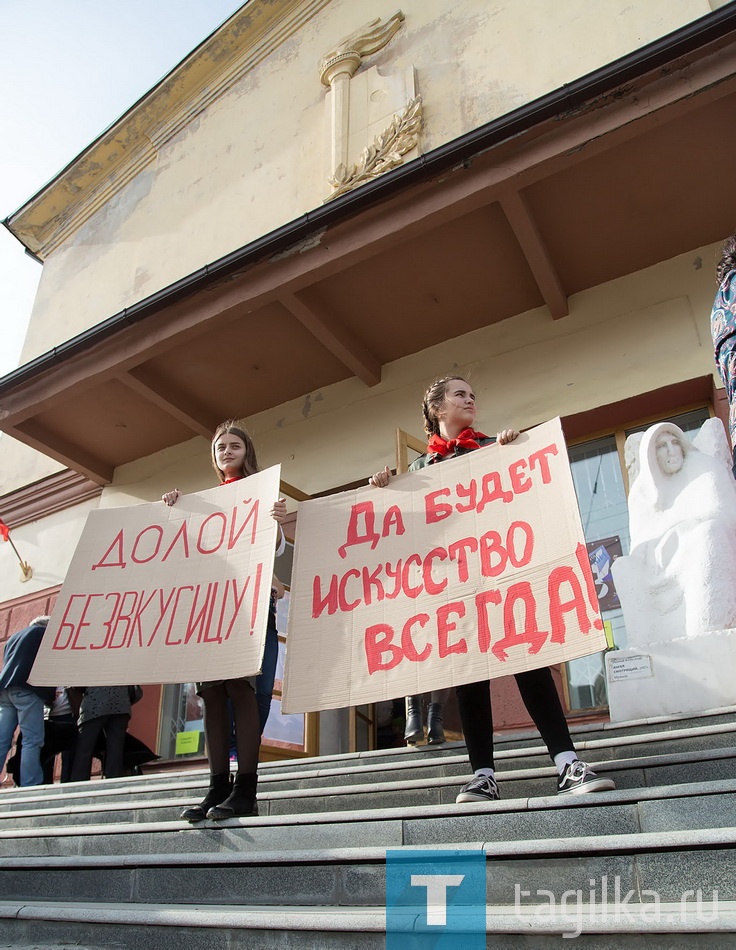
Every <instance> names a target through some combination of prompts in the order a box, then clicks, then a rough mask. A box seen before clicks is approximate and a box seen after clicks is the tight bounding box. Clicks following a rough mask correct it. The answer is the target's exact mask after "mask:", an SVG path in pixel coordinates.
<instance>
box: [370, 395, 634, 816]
mask: <svg viewBox="0 0 736 950" xmlns="http://www.w3.org/2000/svg"><path fill="white" fill-rule="evenodd" d="M422 413H423V416H424V430H425V432H426V433H427V439H428V443H427V452H426V454H425V455H421V456H420V457H419V458H418V459H416V460H415V461H414V462H412V464H411V466H410V467H409V470H410V471H417V470H418V469H422V468H424V467H425V466H427V465H436V464H438V463H440V462H444V461H446V460H447V459H452V458H457V457H458V456H461V455H464V454H466V453H467V452H474V451H476V450H477V449H479V448H482V447H483V446H486V445H491V444H492V443H494V442H498V443H499V445H506V444H507V443H509V442H513V441H514V439H516V438H518V435H519V433H518V432H517V431H516V430H515V429H504V430H503V431H501V432H499V433H498V436H497V437H496V438H494V437H493V436H487V435H484V434H483V433H482V432H478V431H477V430H476V429H474V428H473V426H474V424H475V416H476V405H475V394H474V392H473V389H472V387H471V385H470V383H468V381H467V380H465V379H463V378H462V377H461V376H444V377H443V378H441V379H437V380H435V381H434V382H433V383H432V385H431V386H430V387H429V389H427V391H426V393H425V394H424V400H423V402H422ZM390 477H391V472H390V470H389V468H388V467H386V468H385V469H384V470H383V471H382V472H376V474H375V475H372V476H371V477H370V478H369V479H368V482H369V484H370V485H373V487H374V488H385V487H386V486H387V485H388V483H389V478H390ZM514 678H515V679H516V683H517V685H518V687H519V692H520V693H521V698H522V699H523V701H524V705H525V706H526V708H527V711H528V712H529V715H530V716H531V718H532V720H533V721H534V725H535V726H536V727H537V729H538V730H539V732H540V733H541V736H542V739H543V740H544V742H545V744H546V746H547V750H548V751H549V754H550V757H551V758H552V761H553V762H554V763H555V766H556V767H557V772H558V776H559V778H558V780H557V792H558V794H560V795H579V794H583V793H587V792H599V791H606V790H609V789H612V788H614V787H615V786H614V783H613V782H612V781H611V779H607V778H601V777H600V776H598V775H596V773H595V772H594V771H593V770H592V769H591V768H590V767H589V766H588V765H586V764H585V763H584V762H581V761H580V759H578V756H577V753H576V752H575V747H574V745H573V742H572V739H571V738H570V732H569V730H568V728H567V722H566V721H565V714H564V713H563V711H562V705H561V704H560V697H559V696H558V694H557V689H556V688H555V684H554V680H553V679H552V673H551V671H550V670H549V669H548V668H546V667H545V668H542V669H536V670H528V671H526V672H524V673H517V674H516V675H515V677H514ZM455 694H456V696H457V705H458V710H459V712H460V721H461V723H462V727H463V733H464V735H465V744H466V745H467V748H468V756H469V758H470V766H471V768H472V769H473V771H474V773H475V776H474V778H473V779H472V780H471V781H470V782H468V783H467V785H464V786H463V787H462V788H461V789H460V793H459V795H458V796H457V799H456V801H457V802H459V803H462V802H492V801H496V799H498V798H500V797H501V796H500V794H499V790H498V784H497V782H496V779H495V764H494V758H493V710H492V707H491V684H490V681H489V680H482V681H481V682H478V683H464V684H462V685H461V686H456V687H455Z"/></svg>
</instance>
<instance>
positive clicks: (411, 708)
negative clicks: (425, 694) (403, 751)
mask: <svg viewBox="0 0 736 950" xmlns="http://www.w3.org/2000/svg"><path fill="white" fill-rule="evenodd" d="M423 738H424V726H423V725H422V697H421V696H407V697H406V729H404V741H405V742H406V743H407V744H408V745H415V744H416V743H417V742H421V741H422V739H423Z"/></svg>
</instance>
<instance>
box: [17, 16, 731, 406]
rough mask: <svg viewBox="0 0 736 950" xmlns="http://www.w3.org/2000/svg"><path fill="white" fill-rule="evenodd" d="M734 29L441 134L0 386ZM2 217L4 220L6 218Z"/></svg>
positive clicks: (718, 20)
mask: <svg viewBox="0 0 736 950" xmlns="http://www.w3.org/2000/svg"><path fill="white" fill-rule="evenodd" d="M734 31H736V0H731V2H730V3H727V4H726V5H725V6H723V7H720V8H719V9H717V10H715V11H713V13H709V14H706V15H705V16H703V17H700V18H699V19H698V20H695V21H693V22H692V23H689V24H687V26H684V27H682V28H680V29H679V30H675V31H674V32H672V33H669V34H667V35H666V36H663V37H661V38H660V39H658V40H655V41H654V42H652V43H649V44H647V45H646V46H643V47H641V48H640V49H638V50H636V51H634V52H633V53H629V54H627V55H626V56H622V57H621V58H620V59H617V60H614V61H613V62H612V63H608V64H607V65H605V66H602V67H600V68H599V69H596V70H594V71H593V72H591V73H588V74H587V75H585V76H582V77H581V78H580V79H576V80H574V81H573V82H570V83H566V84H565V85H563V86H561V87H560V88H558V89H555V90H553V91H552V92H549V93H546V94H545V95H544V96H541V97H540V98H538V99H535V100H533V101H531V102H528V103H526V104H525V105H523V106H520V107H519V108H518V109H514V110H513V111H512V112H508V113H505V114H504V115H502V116H500V117H499V118H497V119H494V120H492V121H491V122H488V123H487V124H486V125H483V126H481V127H480V128H477V129H473V130H472V131H471V132H467V133H466V134H465V135H461V136H459V137H458V138H456V139H453V140H452V141H450V142H446V143H445V144H444V145H440V146H439V147H438V148H436V149H433V150H432V151H431V152H428V153H427V154H425V155H421V156H420V157H419V158H417V159H415V160H414V161H412V162H408V163H407V164H406V165H402V166H401V167H399V168H396V169H394V170H393V171H390V172H386V173H385V174H384V175H382V176H381V177H380V178H377V179H375V180H374V181H372V182H368V183H367V184H365V185H362V186H361V187H360V188H358V189H356V190H355V191H351V192H348V193H347V194H345V195H342V196H341V197H339V198H335V199H334V200H332V201H329V202H328V203H327V204H325V205H322V206H320V207H318V208H316V209H314V210H312V211H308V212H306V213H305V214H303V215H301V216H300V217H298V218H295V219H294V220H292V221H289V222H288V223H287V224H284V225H281V227H279V228H276V229H275V230H273V231H270V232H269V233H268V234H264V235H262V236H261V237H259V238H257V239H256V240H255V241H251V242H250V243H249V244H246V245H245V246H244V247H241V248H239V249H238V250H236V251H232V252H231V253H230V254H227V255H226V256H225V257H221V258H219V259H218V260H216V261H214V262H212V263H211V264H206V265H205V266H204V267H201V268H200V269H199V270H196V271H194V272H193V273H191V274H189V275H187V276H186V277H183V278H181V280H178V281H176V282H175V283H173V284H169V285H168V286H167V287H164V288H163V289H161V290H159V291H157V292H156V293H155V294H152V295H151V296H150V297H146V298H144V299H143V300H140V301H138V302H137V303H135V304H133V305H132V306H130V307H127V308H126V309H125V310H122V311H120V312H119V313H116V314H113V316H111V317H109V318H108V319H106V320H103V321H102V322H101V323H98V324H96V325H95V326H93V327H90V328H89V329H88V330H85V331H83V332H82V333H80V334H78V335H77V336H75V337H73V338H72V339H70V340H67V341H66V342H65V343H62V344H60V345H59V346H57V347H54V348H53V349H52V350H49V351H48V352H46V353H43V354H41V355H40V356H37V357H36V358H35V359H33V360H31V361H30V362H28V363H25V364H23V365H22V366H19V367H18V368H17V369H15V370H13V371H12V372H10V373H8V374H7V375H6V376H4V377H2V378H0V394H1V393H3V392H6V391H8V390H10V389H12V388H13V387H15V386H17V385H19V384H21V383H24V382H27V381H28V380H30V379H33V378H34V377H36V376H39V375H40V374H41V373H43V372H44V371H45V370H47V369H49V368H50V367H52V366H54V365H56V364H57V363H60V362H62V361H64V360H65V359H67V358H69V357H71V356H74V355H76V354H77V353H80V352H83V351H84V350H86V349H89V348H90V347H92V346H94V345H95V344H97V343H100V342H101V341H103V340H105V339H107V338H108V337H110V336H112V335H113V334H115V333H117V332H119V331H121V330H123V329H125V328H126V327H128V326H132V325H133V324H135V323H138V322H140V321H141V320H143V319H145V317H147V316H148V315H149V314H151V313H154V312H156V311H157V310H159V309H160V308H161V307H162V306H164V305H167V304H171V303H174V302H175V301H176V300H179V299H180V298H182V297H184V296H185V295H187V294H189V293H190V292H191V291H192V290H193V289H196V288H200V287H203V286H206V284H208V283H211V282H213V281H215V280H217V279H219V278H222V277H224V276H227V275H228V274H231V273H233V272H234V271H237V270H239V269H241V268H243V267H244V266H246V265H248V264H251V263H254V262H256V261H257V260H260V259H262V258H263V257H265V256H266V255H269V256H270V255H273V254H278V253H279V252H281V251H284V250H286V249H287V248H289V247H291V246H293V245H294V244H296V243H298V242H299V241H302V240H304V239H305V238H307V237H308V236H310V235H311V234H313V233H314V232H315V231H318V230H321V229H324V228H327V227H329V226H331V225H334V224H336V223H337V222H339V221H342V220H344V219H346V218H348V217H350V216H351V215H352V214H355V213H356V212H359V211H362V210H364V209H365V208H367V207H368V206H370V205H372V204H375V203H376V202H378V201H380V200H383V199H385V198H387V197H389V196H390V195H392V194H394V193H396V192H397V191H400V190H401V189H402V188H405V187H407V186H408V185H411V184H414V183H417V182H419V181H422V180H424V179H426V178H430V177H432V176H434V175H437V174H439V173H441V172H443V171H446V170H448V169H450V168H452V167H454V166H456V165H458V164H460V163H461V162H463V161H467V160H469V159H471V158H472V157H473V156H475V155H478V154H479V153H480V152H483V151H485V150H487V149H489V148H492V147H493V146H495V145H499V144H500V143H501V142H504V141H506V140H507V139H510V138H512V137H513V136H515V135H518V134H520V133H521V132H524V131H527V130H528V129H530V128H533V127H534V126H535V125H539V124H541V123H542V122H544V121H546V120H548V119H550V118H554V117H555V116H557V115H560V114H561V113H564V112H570V111H574V110H575V109H578V108H580V107H581V106H582V105H583V104H584V103H585V102H588V101H590V100H591V99H593V98H595V97H596V96H599V95H602V94H604V93H606V92H610V91H611V90H613V89H615V88H617V87H619V86H622V85H623V84H625V83H627V82H632V81H634V80H635V79H638V78H640V77H641V76H644V75H646V74H647V73H649V72H651V71H652V70H655V69H657V68H659V67H662V66H664V65H666V64H667V63H670V62H672V61H673V60H676V59H678V58H679V57H681V56H685V55H687V54H688V53H692V52H694V51H695V50H698V49H700V48H701V47H703V46H705V45H706V44H708V43H711V42H714V41H716V40H719V39H722V38H723V37H725V36H727V35H728V34H729V33H731V32H734ZM2 223H3V224H4V225H5V226H6V227H8V221H7V220H5V221H3V222H2ZM11 233H12V232H11Z"/></svg>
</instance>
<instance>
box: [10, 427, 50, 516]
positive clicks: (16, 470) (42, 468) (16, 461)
mask: <svg viewBox="0 0 736 950" xmlns="http://www.w3.org/2000/svg"><path fill="white" fill-rule="evenodd" d="M63 470H64V466H63V465H61V464H60V463H59V462H57V461H55V459H52V458H49V457H48V455H42V454H41V453H40V452H36V450H35V449H31V448H29V447H28V446H27V445H25V444H24V443H23V442H18V440H17V439H12V438H11V437H10V436H9V435H7V434H6V433H4V432H3V433H2V434H0V498H2V496H3V495H7V494H9V493H10V492H12V491H15V490H16V489H18V488H22V487H23V486H24V485H32V484H33V483H34V482H38V481H40V480H41V479H42V478H47V477H48V476H49V475H54V474H55V473H56V472H62V471H63ZM1 514H2V507H0V515H1Z"/></svg>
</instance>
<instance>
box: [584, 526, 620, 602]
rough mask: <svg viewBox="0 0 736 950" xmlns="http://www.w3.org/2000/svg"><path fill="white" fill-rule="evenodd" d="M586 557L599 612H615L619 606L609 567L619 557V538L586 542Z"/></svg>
mask: <svg viewBox="0 0 736 950" xmlns="http://www.w3.org/2000/svg"><path fill="white" fill-rule="evenodd" d="M586 547H587V548H588V557H589V558H590V569H591V570H592V571H593V580H594V581H595V592H596V594H597V595H598V606H599V607H600V609H601V610H616V608H618V607H620V606H621V601H620V600H619V599H618V594H617V593H616V587H615V585H614V583H613V574H612V573H611V566H612V564H613V562H614V561H615V560H616V558H619V557H621V555H622V554H623V551H622V549H621V538H619V537H613V538H603V540H602V541H588V542H587V543H586Z"/></svg>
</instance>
